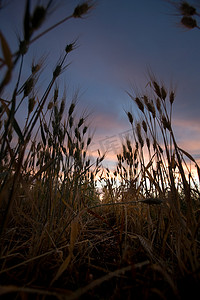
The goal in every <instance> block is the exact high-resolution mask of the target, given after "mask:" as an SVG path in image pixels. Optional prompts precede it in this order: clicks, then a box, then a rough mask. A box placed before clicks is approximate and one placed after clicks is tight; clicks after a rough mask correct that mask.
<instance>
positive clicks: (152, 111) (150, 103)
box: [147, 101, 156, 118]
mask: <svg viewBox="0 0 200 300" xmlns="http://www.w3.org/2000/svg"><path fill="white" fill-rule="evenodd" d="M147 109H148V111H149V112H150V113H152V115H153V118H155V117H156V110H155V107H154V104H153V101H151V102H148V103H147Z"/></svg>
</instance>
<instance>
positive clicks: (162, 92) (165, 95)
mask: <svg viewBox="0 0 200 300" xmlns="http://www.w3.org/2000/svg"><path fill="white" fill-rule="evenodd" d="M161 97H162V99H163V100H165V99H166V97H167V91H166V89H165V87H164V86H162V87H161Z"/></svg>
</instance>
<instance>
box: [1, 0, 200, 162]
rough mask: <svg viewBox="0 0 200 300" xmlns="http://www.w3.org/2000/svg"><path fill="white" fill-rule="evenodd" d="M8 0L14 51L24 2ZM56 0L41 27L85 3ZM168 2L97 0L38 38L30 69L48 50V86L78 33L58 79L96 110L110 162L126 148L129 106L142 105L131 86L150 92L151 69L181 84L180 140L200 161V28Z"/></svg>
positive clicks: (168, 82)
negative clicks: (185, 23)
mask: <svg viewBox="0 0 200 300" xmlns="http://www.w3.org/2000/svg"><path fill="white" fill-rule="evenodd" d="M7 2H8V4H7V6H6V7H5V8H4V9H3V10H1V11H0V18H1V31H2V32H3V33H4V34H5V36H6V38H7V41H8V43H9V45H10V48H11V49H13V50H16V49H17V42H18V41H17V36H20V37H22V31H21V30H22V20H23V13H24V3H25V1H22V0H20V1H19V0H13V1H7ZM31 2H32V4H33V3H35V2H36V3H37V1H36V0H35V1H34V0H32V1H31ZM40 2H41V3H45V1H40ZM46 2H47V1H46ZM55 2H56V4H57V3H58V5H57V8H56V10H55V12H52V13H51V14H50V15H49V17H48V19H47V21H46V23H45V24H44V25H43V27H42V30H44V29H45V28H48V27H49V26H50V25H51V24H53V23H55V22H57V21H59V20H60V19H62V18H64V17H66V16H67V15H70V14H71V13H72V12H73V9H74V8H75V6H76V5H78V4H80V1H76V0H69V1H64V0H59V1H55ZM169 2H170V1H165V0H140V1H135V0H125V1H122V0H97V1H96V3H95V4H96V5H95V8H94V9H93V10H92V11H91V12H90V14H89V16H88V17H87V18H84V19H71V20H70V21H68V22H66V23H64V24H62V25H61V26H59V27H57V28H56V29H54V30H53V31H52V32H50V33H48V34H47V35H46V36H44V37H43V38H41V39H40V40H38V41H36V42H35V43H34V44H33V45H32V46H31V48H30V51H29V53H28V55H27V58H26V61H25V64H26V65H25V66H26V69H27V74H29V73H28V72H30V71H29V70H30V67H31V62H32V58H33V57H34V58H35V59H39V58H40V56H41V55H46V56H47V59H46V63H45V65H46V69H45V72H44V74H43V75H42V81H40V82H39V87H40V88H41V90H42V88H43V86H46V85H47V84H48V82H49V80H50V79H51V76H52V75H51V74H52V70H53V69H54V68H55V66H56V63H57V61H58V59H59V57H60V55H61V54H62V51H63V50H64V48H65V46H66V44H69V43H71V42H72V41H74V40H75V39H77V38H78V42H77V43H78V45H79V47H78V48H77V49H76V50H75V51H74V52H72V53H71V54H70V62H71V65H70V66H69V68H68V69H67V70H66V71H65V72H64V73H63V74H62V76H61V77H60V78H59V80H58V82H59V84H60V86H61V87H63V86H66V90H67V95H69V101H70V95H72V94H73V92H74V91H76V90H77V89H80V99H79V103H78V106H79V108H80V110H83V109H87V111H90V112H92V114H91V121H92V122H91V128H93V129H95V135H94V139H93V144H92V147H91V152H92V151H95V150H96V149H98V148H99V149H100V150H101V151H102V152H103V151H104V150H107V152H108V155H107V160H106V161H105V167H107V166H109V165H111V160H112V159H114V158H115V155H116V153H117V152H120V138H121V136H122V135H123V134H124V133H125V132H126V131H128V130H130V124H129V122H128V119H127V116H126V114H125V111H126V110H131V111H132V112H133V114H134V112H136V107H135V105H134V104H133V103H132V102H131V100H130V99H129V97H128V96H127V94H126V93H125V90H129V91H133V90H132V87H133V86H134V87H135V88H137V89H138V90H143V91H145V86H146V85H147V83H148V76H147V70H148V69H151V70H152V71H153V72H154V74H155V75H156V77H157V78H158V79H159V80H161V81H162V82H164V83H165V86H166V87H167V88H170V87H171V86H173V87H176V100H175V103H174V112H173V125H174V130H175V134H176V137H177V141H178V143H179V145H180V146H181V147H182V148H184V149H185V150H186V151H188V152H190V153H191V154H192V155H193V156H194V157H195V158H196V159H197V161H200V118H199V114H200V99H199V92H200V71H199V70H200V30H198V29H193V30H187V29H185V28H183V27H181V26H180V25H179V20H180V17H179V16H177V15H176V10H175V8H174V7H173V6H172V5H170V4H169ZM193 3H195V1H193ZM196 3H198V1H196ZM198 6H199V5H198ZM199 10H200V6H199ZM199 20H200V19H199ZM22 118H23V116H22ZM113 164H115V162H113Z"/></svg>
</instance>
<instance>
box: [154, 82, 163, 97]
mask: <svg viewBox="0 0 200 300" xmlns="http://www.w3.org/2000/svg"><path fill="white" fill-rule="evenodd" d="M153 86H154V91H155V93H156V95H157V96H158V97H159V98H161V96H162V94H161V90H160V87H159V85H158V83H157V82H156V81H153Z"/></svg>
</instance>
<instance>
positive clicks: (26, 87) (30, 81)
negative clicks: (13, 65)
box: [24, 77, 34, 97]
mask: <svg viewBox="0 0 200 300" xmlns="http://www.w3.org/2000/svg"><path fill="white" fill-rule="evenodd" d="M33 87H34V78H33V77H30V78H29V79H28V80H27V81H26V82H25V84H24V97H27V96H28V95H29V94H30V92H31V91H32V89H33Z"/></svg>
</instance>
